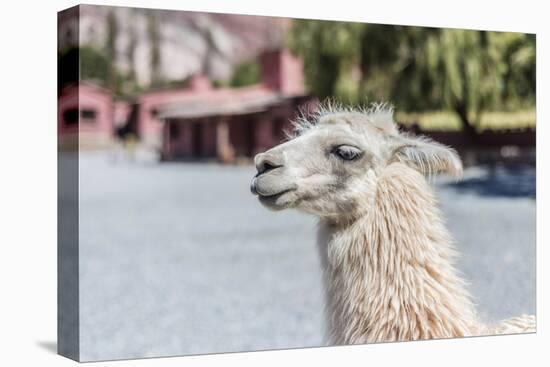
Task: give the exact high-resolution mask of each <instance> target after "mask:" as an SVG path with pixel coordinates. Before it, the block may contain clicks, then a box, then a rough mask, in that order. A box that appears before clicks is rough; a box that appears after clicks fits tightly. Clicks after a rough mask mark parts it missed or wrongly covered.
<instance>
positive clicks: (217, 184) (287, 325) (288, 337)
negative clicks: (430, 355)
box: [80, 153, 536, 360]
mask: <svg viewBox="0 0 550 367" xmlns="http://www.w3.org/2000/svg"><path fill="white" fill-rule="evenodd" d="M80 172H81V176H80V190H81V191H80V208H81V211H80V280H81V283H80V306H81V313H80V321H81V328H80V332H81V336H80V342H81V358H82V359H83V360H94V359H103V360H104V359H118V358H136V357H150V356H166V355H181V354H197V353H213V352H228V351H245V350H259V349H276V348H292V347H307V346H319V345H322V343H323V317H322V307H323V306H322V297H321V284H320V273H319V264H318V259H317V253H316V248H315V239H314V236H315V234H314V233H315V221H314V220H313V218H310V217H308V216H306V215H302V214H299V213H297V212H292V211H285V212H279V213H273V212H269V211H267V210H265V209H264V208H262V207H261V206H260V204H259V203H258V202H257V200H256V199H255V198H254V197H253V196H252V195H251V194H250V193H249V189H248V187H249V181H250V178H251V177H252V175H253V168H252V167H251V166H247V167H228V166H220V165H216V164H191V163H187V164H185V163H163V164H158V163H154V162H147V161H143V160H142V161H140V162H135V163H129V162H118V163H113V162H110V161H109V159H108V158H107V157H106V156H105V155H102V154H91V153H88V154H85V155H82V156H81V161H80ZM534 177H535V176H534V172H533V171H532V170H527V171H520V172H516V171H514V172H506V171H501V170H497V171H496V172H495V174H494V175H493V176H487V172H486V171H484V170H482V169H479V168H476V169H470V170H468V171H467V175H466V180H465V181H464V183H461V184H459V185H451V184H448V183H447V182H446V181H445V180H438V181H437V184H436V187H437V191H438V193H439V195H440V198H441V202H442V207H443V210H444V212H445V215H446V216H447V219H448V223H449V226H450V229H451V231H452V233H453V234H454V235H455V237H456V239H457V242H458V247H459V250H460V251H461V252H462V253H463V255H464V256H463V257H462V260H461V262H460V263H459V267H460V269H461V270H462V272H463V273H464V274H465V277H466V278H467V279H468V280H469V281H470V283H471V290H472V292H473V294H474V296H475V299H476V301H477V302H478V304H479V309H480V311H481V313H482V314H483V315H484V316H485V317H486V318H487V319H489V320H496V319H500V318H505V317H509V316H513V315H516V314H520V313H535V212H536V208H535V200H534V185H535V179H534Z"/></svg>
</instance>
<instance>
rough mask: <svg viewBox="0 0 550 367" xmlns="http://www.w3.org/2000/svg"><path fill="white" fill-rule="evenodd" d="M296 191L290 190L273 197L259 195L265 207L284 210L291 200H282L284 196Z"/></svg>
mask: <svg viewBox="0 0 550 367" xmlns="http://www.w3.org/2000/svg"><path fill="white" fill-rule="evenodd" d="M292 191H294V189H288V190H284V191H281V192H279V193H277V194H273V195H262V194H258V199H259V200H260V203H262V204H263V205H265V206H266V207H268V208H271V209H284V208H285V207H287V206H288V205H289V204H290V201H289V200H285V199H284V198H283V199H281V198H282V197H283V196H285V195H286V194H288V193H289V192H292Z"/></svg>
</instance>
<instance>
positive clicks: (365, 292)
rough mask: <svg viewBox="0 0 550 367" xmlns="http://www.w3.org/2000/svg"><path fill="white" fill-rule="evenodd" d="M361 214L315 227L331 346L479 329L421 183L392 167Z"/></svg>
mask: <svg viewBox="0 0 550 367" xmlns="http://www.w3.org/2000/svg"><path fill="white" fill-rule="evenodd" d="M361 207H362V208H364V210H363V211H362V212H363V213H364V214H362V215H361V216H360V217H358V218H354V219H353V220H347V221H335V220H333V219H330V220H329V219H325V220H322V221H321V224H320V229H319V249H320V252H321V260H322V265H323V268H324V274H325V285H326V299H327V316H328V324H329V331H330V336H331V339H332V342H333V343H336V344H359V343H372V342H382V341H397V340H417V339H430V338H448V337H457V336H468V335H479V333H480V330H481V328H482V327H483V326H482V324H481V323H480V322H479V321H478V320H477V318H476V315H475V311H474V307H473V305H472V303H471V301H470V296H469V295H468V293H467V292H466V290H465V286H464V283H463V281H462V280H461V278H460V277H459V276H458V275H457V272H456V270H455V268H454V266H453V259H454V257H455V251H454V249H453V245H452V239H451V236H450V234H449V232H448V231H447V229H446V228H445V225H444V223H443V221H442V219H441V214H440V212H439V209H438V208H437V204H436V201H435V199H434V196H433V193H432V189H431V187H430V185H429V184H428V183H427V182H426V180H425V178H424V177H423V176H422V175H421V174H420V173H418V172H417V171H415V170H413V169H411V168H409V167H407V166H406V165H404V164H401V163H393V164H391V165H389V166H388V167H386V168H385V170H384V172H382V173H381V174H380V175H379V176H378V178H377V182H376V190H375V191H374V192H373V193H372V194H369V195H368V196H367V197H366V198H365V202H364V203H362V204H361Z"/></svg>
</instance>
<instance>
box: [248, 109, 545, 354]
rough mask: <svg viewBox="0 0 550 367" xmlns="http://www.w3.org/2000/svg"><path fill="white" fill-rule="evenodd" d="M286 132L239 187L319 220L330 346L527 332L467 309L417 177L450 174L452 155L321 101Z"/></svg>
mask: <svg viewBox="0 0 550 367" xmlns="http://www.w3.org/2000/svg"><path fill="white" fill-rule="evenodd" d="M294 125H295V129H294V133H293V135H292V136H289V140H287V141H286V142H284V143H282V144H280V145H278V146H276V147H274V148H273V149H270V150H268V151H267V152H265V153H261V154H258V155H257V156H256V157H255V164H256V168H257V170H258V173H257V175H256V176H255V177H254V178H253V180H252V183H251V190H252V192H253V193H254V194H256V195H257V196H258V198H259V201H260V202H261V203H262V204H263V205H264V206H266V207H267V208H269V209H272V210H282V209H286V208H296V209H299V210H301V211H304V212H306V213H310V214H313V215H315V216H317V217H319V229H318V248H319V252H320V256H321V265H322V268H323V274H324V287H325V297H326V315H327V324H328V329H329V330H328V332H329V336H330V341H331V344H362V343H373V342H388V341H406V340H419V339H432V338H450V337H462V336H474V335H489V334H508V333H523V332H534V331H535V317H534V316H528V315H522V316H519V317H515V318H512V319H508V320H505V321H502V322H500V323H498V324H496V325H487V324H486V323H483V322H482V321H481V320H480V319H479V317H478V316H477V314H476V310H475V308H474V305H473V303H472V300H471V296H470V295H469V293H468V292H467V290H466V286H465V282H464V281H463V279H462V278H461V277H460V275H459V274H458V272H457V270H456V269H455V266H454V262H455V258H456V252H455V249H454V246H453V240H452V238H451V235H450V233H449V232H448V230H447V229H446V227H445V224H444V221H443V219H442V215H441V212H440V210H439V208H438V205H437V202H436V199H435V197H434V193H433V191H432V188H431V186H430V185H429V183H428V181H427V180H426V178H425V176H426V175H428V176H429V175H432V174H436V173H439V172H445V173H448V174H450V175H453V176H454V177H456V178H459V177H460V176H461V174H462V163H461V161H460V158H459V157H458V155H457V153H456V152H455V151H454V150H453V149H451V148H448V147H446V146H444V145H441V144H439V143H437V142H434V141H431V140H429V139H427V138H424V137H415V136H410V135H407V134H404V133H402V132H400V131H399V130H398V129H397V127H396V125H395V123H394V121H393V110H392V108H391V107H387V106H386V105H383V104H382V105H373V106H371V107H369V108H365V109H360V110H354V109H346V108H341V107H334V106H330V105H328V106H322V107H321V108H320V109H319V111H318V112H317V113H316V114H314V115H311V116H307V117H302V118H300V119H299V120H298V121H297V122H295V123H294Z"/></svg>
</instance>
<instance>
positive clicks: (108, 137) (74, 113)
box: [57, 82, 114, 147]
mask: <svg viewBox="0 0 550 367" xmlns="http://www.w3.org/2000/svg"><path fill="white" fill-rule="evenodd" d="M57 114H58V116H57V131H58V136H59V142H60V144H69V145H71V146H76V145H75V144H76V143H78V144H79V146H81V147H105V146H108V145H109V144H110V143H111V141H112V137H113V128H114V127H113V114H114V104H113V98H112V95H111V93H110V92H109V91H108V90H106V89H104V88H101V87H99V86H97V85H95V84H92V83H87V82H81V83H79V84H71V85H68V86H66V87H64V88H63V89H62V90H61V93H60V95H59V97H58V108H57Z"/></svg>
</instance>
